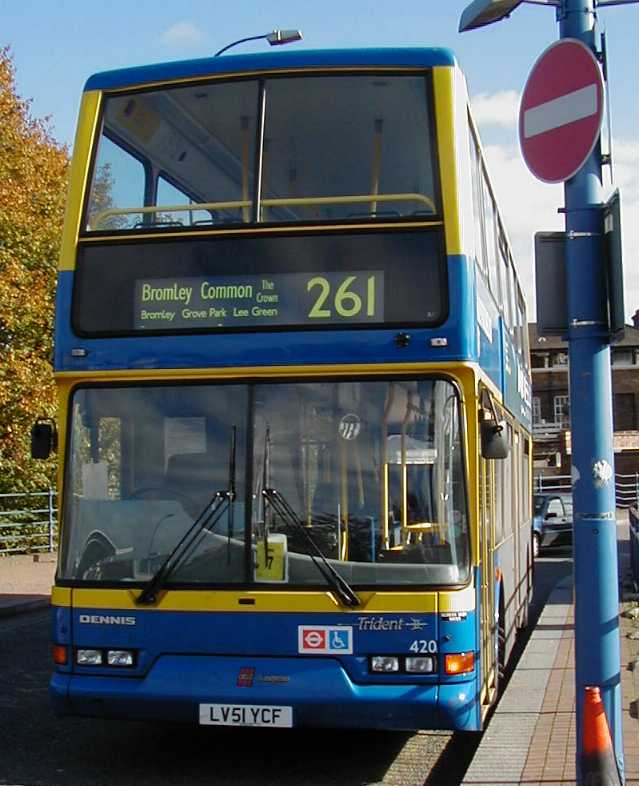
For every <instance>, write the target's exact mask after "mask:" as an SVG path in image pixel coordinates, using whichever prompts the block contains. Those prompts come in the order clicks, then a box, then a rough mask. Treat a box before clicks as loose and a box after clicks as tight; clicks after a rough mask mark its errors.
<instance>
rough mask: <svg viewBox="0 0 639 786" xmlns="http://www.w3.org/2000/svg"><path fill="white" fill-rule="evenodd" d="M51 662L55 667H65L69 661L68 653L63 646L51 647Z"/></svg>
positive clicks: (55, 645)
mask: <svg viewBox="0 0 639 786" xmlns="http://www.w3.org/2000/svg"><path fill="white" fill-rule="evenodd" d="M52 651H53V662H54V663H55V664H56V665H57V666H66V665H67V661H68V659H69V651H68V649H67V647H65V645H64V644H54V645H53V650H52Z"/></svg>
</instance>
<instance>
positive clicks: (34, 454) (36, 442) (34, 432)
mask: <svg viewBox="0 0 639 786" xmlns="http://www.w3.org/2000/svg"><path fill="white" fill-rule="evenodd" d="M57 437H58V435H57V432H56V429H55V426H54V424H53V423H52V422H51V421H48V420H39V421H38V422H37V423H36V424H35V425H34V426H33V428H32V429H31V458H34V459H48V458H49V456H50V455H51V454H52V453H53V452H54V451H55V449H56V448H57V446H58V438H57Z"/></svg>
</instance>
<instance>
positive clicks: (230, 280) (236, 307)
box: [134, 270, 384, 330]
mask: <svg viewBox="0 0 639 786" xmlns="http://www.w3.org/2000/svg"><path fill="white" fill-rule="evenodd" d="M383 321H384V272H383V271H382V270H353V271H349V270H346V271H344V270H342V271H339V272H321V273H276V274H273V275H268V274H266V275H249V276H206V277H204V276H200V277H186V276H185V277H173V278H144V279H137V280H136V281H135V297H134V327H135V330H166V329H167V328H169V329H176V328H177V329H184V328H187V329H197V328H224V327H232V328H237V327H252V326H256V325H259V326H275V325H320V324H324V325H325V324H334V323H349V324H359V323H367V322H377V323H379V322H383Z"/></svg>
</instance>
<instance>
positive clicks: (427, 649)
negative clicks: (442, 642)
mask: <svg viewBox="0 0 639 786" xmlns="http://www.w3.org/2000/svg"><path fill="white" fill-rule="evenodd" d="M408 649H409V650H410V651H411V652H416V653H419V654H420V655H434V654H435V653H436V652H437V642H436V641H435V639H415V641H413V642H412V644H411V645H410V647H409V648H408Z"/></svg>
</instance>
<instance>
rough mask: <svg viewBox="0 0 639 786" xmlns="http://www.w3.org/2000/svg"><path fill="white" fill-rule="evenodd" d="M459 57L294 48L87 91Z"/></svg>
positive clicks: (93, 83)
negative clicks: (274, 71) (284, 70)
mask: <svg viewBox="0 0 639 786" xmlns="http://www.w3.org/2000/svg"><path fill="white" fill-rule="evenodd" d="M455 64H456V60H455V56H454V54H453V53H452V51H451V50H450V49H442V48H435V47H433V48H416V47H415V48H407V49H395V48H394V49H391V48H385V49H321V50H309V49H291V50H286V51H275V52H273V51H267V52H260V53H258V54H247V55H223V56H221V57H206V58H201V59H198V60H178V61H175V62H172V63H156V64H154V65H146V66H137V67H134V68H121V69H118V70H116V71H103V72H101V73H99V74H94V75H93V76H91V77H89V79H88V80H87V82H86V85H85V87H84V89H85V91H86V90H113V89H118V88H124V87H141V86H142V85H146V84H149V83H157V82H171V81H174V80H179V79H190V78H197V77H202V76H209V75H212V74H236V73H238V72H244V73H245V72H247V71H248V72H251V71H269V70H271V69H278V70H279V69H280V68H304V67H315V68H322V67H324V66H325V67H327V68H333V67H336V66H337V67H349V66H368V67H370V66H380V67H389V66H404V67H406V66H409V67H410V66H414V67H416V68H430V67H432V66H453V65H455Z"/></svg>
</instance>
